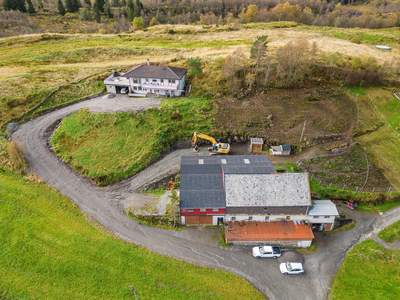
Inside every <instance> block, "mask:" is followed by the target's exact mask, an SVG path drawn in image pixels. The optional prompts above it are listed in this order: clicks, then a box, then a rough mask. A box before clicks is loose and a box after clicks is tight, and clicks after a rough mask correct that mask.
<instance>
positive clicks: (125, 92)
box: [121, 87, 129, 94]
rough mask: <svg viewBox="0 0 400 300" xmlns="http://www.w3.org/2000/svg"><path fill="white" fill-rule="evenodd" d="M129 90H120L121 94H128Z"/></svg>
mask: <svg viewBox="0 0 400 300" xmlns="http://www.w3.org/2000/svg"><path fill="white" fill-rule="evenodd" d="M128 92H129V89H128V88H127V87H125V88H122V89H121V94H128Z"/></svg>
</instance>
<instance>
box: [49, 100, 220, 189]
mask: <svg viewBox="0 0 400 300" xmlns="http://www.w3.org/2000/svg"><path fill="white" fill-rule="evenodd" d="M210 104H211V103H210V101H209V100H200V99H197V100H196V99H195V100H189V99H177V100H173V99H171V100H169V101H166V102H163V103H162V105H161V107H160V108H159V109H157V108H150V109H147V110H145V111H144V112H143V113H139V114H136V115H132V113H131V112H122V113H116V114H100V113H99V114H90V113H88V111H87V110H82V111H80V112H79V113H77V114H74V115H73V116H71V117H68V118H66V119H64V120H63V121H62V123H61V125H60V126H59V128H58V129H57V130H56V131H55V133H54V135H53V137H52V138H51V143H52V145H53V149H54V151H55V152H56V153H57V154H58V155H60V156H61V157H62V158H63V159H64V160H65V161H66V162H68V163H69V164H71V166H72V167H73V168H74V169H75V170H77V171H79V172H81V173H82V174H84V175H86V176H87V177H88V178H91V179H93V180H94V181H95V182H96V183H97V184H98V185H100V186H105V185H107V184H108V183H110V182H112V181H117V180H121V179H124V178H126V177H128V176H131V175H133V174H135V173H136V172H138V171H140V170H141V169H143V168H144V167H145V166H146V165H147V164H149V163H151V162H152V161H154V160H155V159H156V158H157V157H158V156H159V154H160V152H161V151H163V150H165V149H167V148H168V147H169V146H171V145H172V144H173V143H174V142H178V141H179V140H181V139H183V138H187V139H190V138H191V136H192V135H193V132H194V131H200V132H210V130H213V127H214V126H213V125H212V115H213V114H214V113H215V112H214V111H212V108H211V106H210ZM94 153H95V155H94Z"/></svg>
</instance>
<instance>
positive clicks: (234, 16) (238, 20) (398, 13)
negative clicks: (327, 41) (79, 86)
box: [0, 0, 400, 37]
mask: <svg viewBox="0 0 400 300" xmlns="http://www.w3.org/2000/svg"><path fill="white" fill-rule="evenodd" d="M364 2H365V3H364ZM0 9H1V11H0V37H5V36H12V35H20V34H30V33H43V32H59V33H74V32H81V33H95V32H100V33H119V32H126V31H130V30H135V29H142V28H146V27H149V26H154V25H157V24H202V25H218V26H222V25H228V28H229V29H230V30H235V29H238V28H239V26H240V25H241V24H246V23H259V22H274V21H292V22H296V23H300V24H305V25H312V26H332V27H341V28H356V27H359V28H371V29H378V28H388V27H398V26H399V25H400V5H397V4H396V3H395V2H393V3H391V2H388V1H386V0H383V1H382V0H378V1H375V2H374V1H372V2H368V4H367V3H366V1H357V2H354V1H348V0H343V1H340V2H339V1H326V0H324V1H318V0H289V1H287V0H264V1H260V0H243V1H238V0H231V1H224V0H222V1H221V0H143V1H141V0H94V1H92V0H2V1H0Z"/></svg>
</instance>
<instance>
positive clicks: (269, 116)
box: [215, 87, 356, 152]
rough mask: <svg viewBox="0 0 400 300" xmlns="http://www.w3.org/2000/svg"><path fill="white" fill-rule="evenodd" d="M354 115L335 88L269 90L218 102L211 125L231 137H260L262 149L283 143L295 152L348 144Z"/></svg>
mask: <svg viewBox="0 0 400 300" xmlns="http://www.w3.org/2000/svg"><path fill="white" fill-rule="evenodd" d="M355 113H356V105H355V103H354V102H353V101H352V100H351V99H350V98H349V97H348V96H347V95H346V94H344V93H343V91H341V90H340V89H338V88H334V87H316V88H314V89H297V90H271V91H267V92H266V93H264V94H262V95H258V96H253V97H249V98H245V99H241V100H236V99H228V100H223V101H219V102H218V113H217V115H216V117H215V123H216V125H217V127H218V128H220V129H222V130H225V131H228V132H231V133H232V134H236V133H237V134H249V135H253V136H259V137H263V138H264V139H265V149H266V148H267V147H268V146H269V145H277V144H281V143H285V144H291V145H292V148H293V150H294V151H296V150H297V151H298V152H299V150H302V149H305V148H309V147H311V146H313V145H317V144H322V143H326V142H332V141H336V140H343V141H346V140H349V139H350V136H349V132H350V131H351V129H352V128H353V126H354V116H355ZM305 121H306V125H305V127H304V134H303V138H302V142H301V143H300V142H299V141H300V137H301V135H302V131H303V125H304V122H305Z"/></svg>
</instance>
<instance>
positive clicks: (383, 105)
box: [351, 88, 400, 189]
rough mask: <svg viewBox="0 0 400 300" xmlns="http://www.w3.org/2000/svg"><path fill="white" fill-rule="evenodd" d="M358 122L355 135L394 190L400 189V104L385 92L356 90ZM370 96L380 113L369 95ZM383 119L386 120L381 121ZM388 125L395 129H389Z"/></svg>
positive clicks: (391, 93)
mask: <svg viewBox="0 0 400 300" xmlns="http://www.w3.org/2000/svg"><path fill="white" fill-rule="evenodd" d="M351 92H352V93H353V94H359V97H358V98H357V99H355V101H356V102H357V106H358V118H357V125H356V131H354V135H355V136H356V137H355V138H356V140H357V141H358V142H359V143H360V145H361V146H362V147H363V149H364V150H365V151H366V152H367V154H368V156H369V157H370V158H371V159H372V161H373V162H374V164H375V165H376V166H377V167H378V168H379V169H380V170H382V172H383V174H384V175H385V177H386V178H387V179H388V180H389V182H390V183H391V184H392V186H393V187H394V188H395V189H399V188H400V160H399V157H400V137H398V136H397V135H398V134H400V101H399V100H398V99H397V98H396V97H395V96H394V95H393V91H390V90H386V89H383V88H367V89H354V90H352V91H351ZM367 94H368V95H369V96H370V97H371V99H372V100H373V102H374V104H375V105H376V108H377V110H374V109H373V105H372V104H371V103H370V100H369V98H368V97H366V95H367ZM381 115H382V116H383V118H384V119H381ZM385 121H387V122H388V123H389V124H390V125H391V127H392V128H393V129H390V128H389V127H388V126H387V124H386V123H385Z"/></svg>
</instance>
